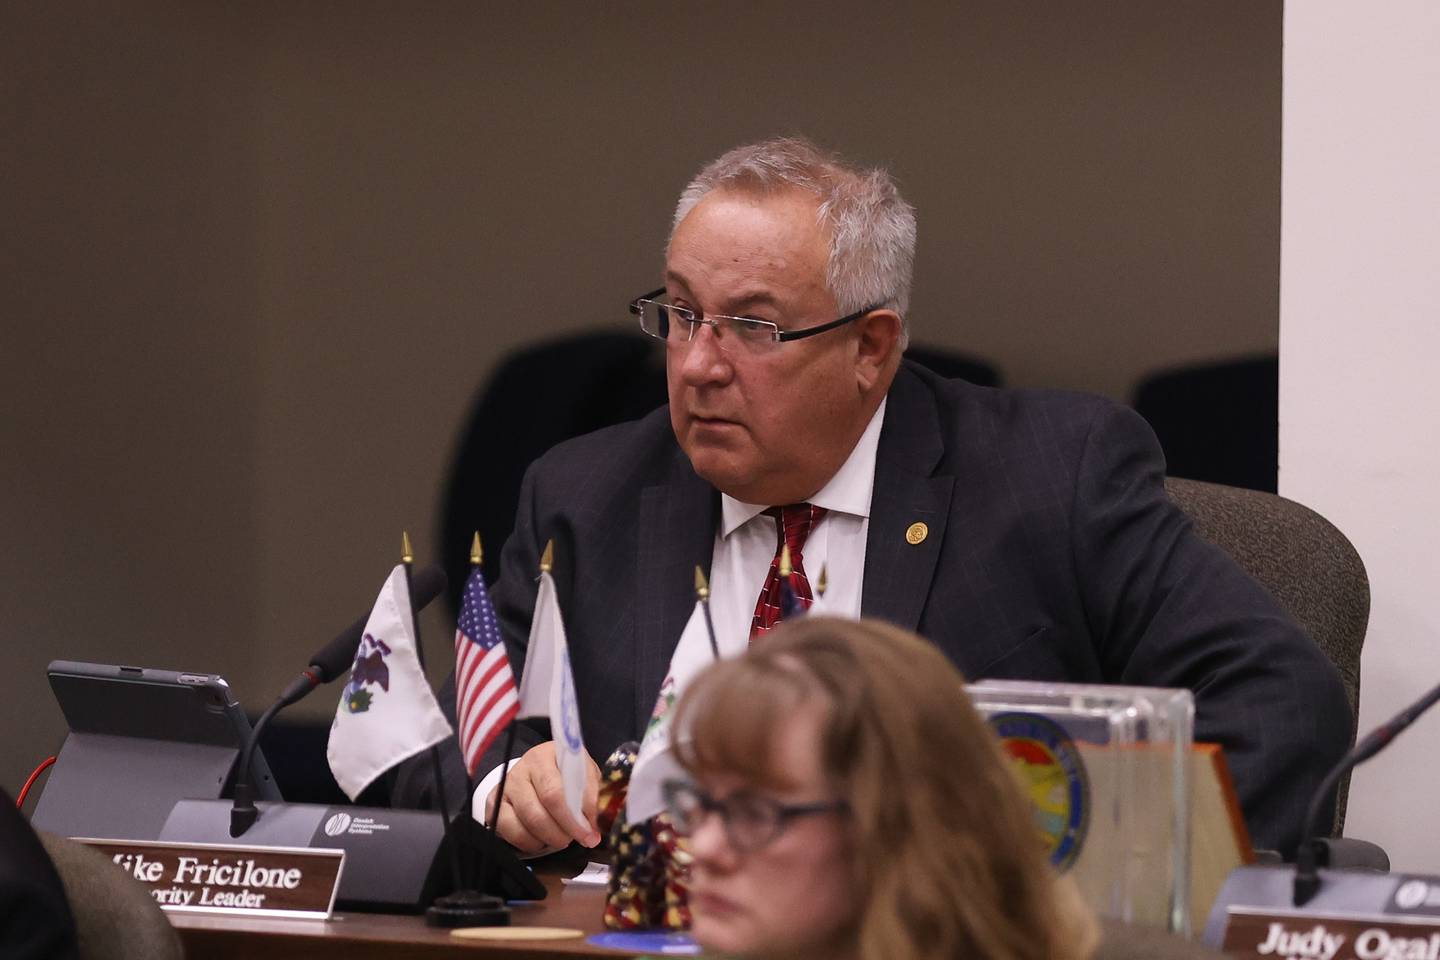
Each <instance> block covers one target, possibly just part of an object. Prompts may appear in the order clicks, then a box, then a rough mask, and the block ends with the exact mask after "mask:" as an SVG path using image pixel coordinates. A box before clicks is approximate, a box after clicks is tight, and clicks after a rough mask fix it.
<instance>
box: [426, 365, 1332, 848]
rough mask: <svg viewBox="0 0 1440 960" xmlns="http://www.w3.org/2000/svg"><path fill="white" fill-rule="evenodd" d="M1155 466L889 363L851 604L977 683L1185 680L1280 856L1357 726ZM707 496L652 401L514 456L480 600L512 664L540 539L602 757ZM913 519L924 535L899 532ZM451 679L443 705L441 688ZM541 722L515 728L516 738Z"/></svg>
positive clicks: (986, 396) (1083, 426)
mask: <svg viewBox="0 0 1440 960" xmlns="http://www.w3.org/2000/svg"><path fill="white" fill-rule="evenodd" d="M1163 477H1164V458H1163V456H1162V455H1161V452H1160V449H1159V446H1158V444H1157V443H1156V441H1155V438H1154V435H1153V434H1152V433H1151V431H1150V429H1149V427H1148V426H1147V425H1146V424H1145V422H1144V421H1143V420H1142V419H1141V418H1140V417H1139V416H1138V415H1137V414H1135V413H1134V412H1133V411H1131V410H1129V409H1128V408H1125V407H1121V406H1119V405H1117V404H1114V403H1112V402H1110V401H1107V400H1104V399H1101V398H1098V397H1091V396H1085V395H1079V394H1070V393H1058V392H1046V391H1016V390H996V389H990V388H985V387H976V386H973V385H971V384H968V383H965V382H963V381H959V380H943V379H940V378H938V377H936V376H935V375H933V374H931V373H930V372H929V371H927V370H925V369H924V368H922V367H919V366H916V365H914V364H909V363H907V364H904V365H903V366H902V367H901V369H900V371H899V373H898V374H897V376H896V379H895V382H894V384H893V386H892V387H891V390H890V395H889V403H888V405H887V408H886V411H885V422H884V426H883V430H882V432H881V436H880V447H879V453H878V457H877V462H876V468H875V491H874V496H873V500H872V504H871V517H870V528H869V538H868V540H867V543H866V554H865V580H864V595H863V597H862V598H861V607H862V611H863V613H864V614H865V615H866V616H869V617H878V618H881V619H884V620H888V621H891V622H893V623H896V624H899V625H900V626H902V627H906V628H909V629H911V630H914V631H916V632H918V633H919V634H921V635H922V636H924V637H926V638H928V639H929V640H931V641H932V642H933V643H935V644H936V645H937V646H939V647H940V648H941V649H942V650H943V651H944V652H945V653H946V654H947V655H948V656H949V657H950V659H951V660H952V661H953V662H954V663H955V665H956V666H958V667H959V668H960V670H961V671H962V672H964V674H965V675H966V676H967V677H968V678H970V679H982V678H1007V679H1034V680H1064V681H1075V682H1085V683H1117V684H1134V685H1144V686H1163V687H1188V688H1189V689H1191V690H1193V691H1194V692H1195V695H1196V702H1197V716H1196V739H1197V740H1203V741H1209V742H1214V743H1219V744H1220V745H1222V746H1223V747H1224V749H1225V752H1226V754H1227V756H1228V758H1229V762H1230V764H1231V768H1232V771H1233V774H1234V779H1235V783H1236V786H1237V789H1238V791H1239V794H1240V800H1241V805H1242V807H1243V809H1244V811H1245V815H1246V819H1247V821H1248V823H1249V826H1250V829H1251V833H1252V836H1253V839H1254V842H1255V844H1256V845H1257V846H1259V847H1265V848H1271V849H1279V850H1281V851H1282V852H1285V853H1286V854H1289V853H1290V852H1291V851H1292V850H1293V848H1294V846H1295V844H1296V843H1297V841H1298V839H1299V838H1298V833H1299V830H1300V821H1301V820H1302V818H1303V816H1304V810H1305V806H1306V804H1307V803H1308V801H1309V798H1310V795H1311V793H1312V792H1313V791H1314V789H1315V788H1316V787H1317V785H1318V784H1319V781H1320V778H1321V777H1322V776H1323V774H1324V772H1325V770H1326V769H1327V768H1328V767H1329V766H1330V765H1331V764H1332V763H1334V762H1335V761H1336V760H1338V759H1339V757H1340V756H1341V755H1342V754H1343V753H1344V751H1345V749H1346V748H1347V746H1348V744H1349V743H1350V742H1351V740H1352V738H1353V719H1352V717H1351V714H1350V711H1349V707H1348V706H1347V703H1346V699H1345V695H1344V690H1343V687H1342V685H1341V681H1340V678H1339V675H1338V674H1337V672H1336V671H1335V669H1334V668H1333V667H1332V666H1331V664H1330V662H1329V661H1328V660H1327V659H1326V658H1325V657H1324V655H1323V654H1322V653H1321V652H1320V650H1319V649H1318V648H1317V647H1316V645H1315V644H1314V643H1313V642H1312V641H1311V640H1310V638H1309V637H1307V636H1306V635H1305V634H1304V633H1303V631H1302V630H1301V629H1300V628H1299V627H1298V626H1297V625H1296V624H1295V623H1294V622H1293V621H1292V620H1291V619H1290V618H1289V617H1288V616H1287V615H1286V614H1285V613H1284V612H1283V611H1282V610H1281V609H1280V607H1279V606H1278V604H1277V603H1276V602H1275V600H1274V599H1273V598H1272V597H1271V596H1270V594H1269V593H1268V592H1266V590H1265V589H1264V588H1263V587H1261V586H1260V585H1259V584H1257V583H1256V582H1255V581H1254V580H1252V579H1251V578H1250V577H1249V576H1248V575H1246V574H1245V573H1244V572H1242V571H1241V570H1240V569H1239V568H1238V567H1237V566H1236V565H1235V564H1234V563H1233V562H1232V561H1231V560H1230V559H1229V558H1228V557H1227V556H1226V555H1225V554H1223V553H1222V552H1221V551H1220V550H1219V549H1218V548H1216V547H1214V546H1213V545H1211V544H1209V543H1207V542H1205V541H1203V540H1201V539H1200V538H1199V537H1198V536H1196V535H1195V534H1194V533H1193V531H1192V529H1191V524H1190V522H1189V520H1188V519H1187V518H1186V516H1185V515H1184V514H1183V513H1182V512H1181V511H1180V510H1179V509H1178V508H1176V507H1175V506H1174V505H1173V504H1172V503H1171V502H1170V500H1169V498H1168V497H1167V496H1166V493H1165V490H1164V486H1163ZM718 511H719V495H718V493H717V492H716V491H715V490H714V489H713V488H712V487H711V486H710V485H709V484H708V483H706V482H705V481H704V480H702V479H701V478H700V477H699V476H697V475H696V473H695V472H694V470H693V469H692V468H691V466H690V463H689V461H688V460H687V459H686V457H685V455H684V453H683V452H682V451H681V450H680V448H679V446H678V444H677V443H676V441H675V438H674V435H673V433H672V432H671V429H670V422H669V417H668V410H667V409H665V408H662V409H660V410H657V411H656V412H654V413H652V414H651V415H649V416H647V417H645V418H644V419H641V420H637V421H634V422H632V423H626V424H621V425H619V426H615V427H610V428H607V429H604V430H600V431H597V432H595V433H592V434H589V435H587V436H584V437H580V438H578V439H575V440H571V441H568V442H566V443H562V444H560V445H559V446H557V447H555V448H554V449H552V450H551V451H550V452H549V453H547V454H546V455H545V456H543V457H542V458H540V459H539V460H537V461H536V462H535V463H534V464H532V465H531V467H530V469H529V471H528V473H527V474H526V477H525V481H524V484H523V487H522V489H521V495H520V505H519V509H518V513H517V516H516V522H515V531H514V533H513V535H512V536H511V538H510V540H509V541H508V542H507V543H506V545H505V549H504V553H503V557H502V574H501V578H500V580H499V582H498V583H497V584H496V586H495V589H494V591H493V597H494V600H495V604H496V608H497V611H498V613H499V615H500V618H501V620H502V623H503V625H504V628H505V631H506V635H507V639H508V642H509V644H510V652H511V658H512V662H513V663H515V664H516V665H519V664H522V663H523V662H524V643H525V639H526V637H527V635H528V632H529V622H530V615H531V611H532V610H533V608H534V602H535V589H536V586H535V571H536V569H537V567H538V563H539V555H540V551H541V550H542V549H543V547H544V544H545V542H546V540H547V539H550V538H553V539H554V541H555V567H554V576H555V581H556V586H557V589H558V592H559V598H560V603H561V607H562V610H563V612H564V616H565V621H566V625H567V631H568V634H569V641H570V655H571V660H572V664H573V667H574V670H575V681H576V686H577V689H578V697H579V704H580V712H581V720H582V724H583V729H584V732H585V739H586V743H587V745H588V746H589V748H590V749H591V751H592V752H593V753H594V754H595V755H596V757H597V758H599V759H603V758H604V757H605V756H606V755H607V754H608V753H609V752H610V751H611V750H612V749H613V748H614V747H615V746H616V745H617V744H619V743H621V742H623V741H626V740H638V739H639V738H640V735H641V733H642V732H643V730H644V728H645V724H646V721H647V720H648V719H649V717H650V712H651V710H652V708H653V707H654V703H655V697H656V694H657V692H658V690H659V687H660V683H661V681H662V680H663V679H664V675H665V672H666V669H667V668H668V665H669V661H670V655H671V652H672V650H673V648H674V645H675V643H676V641H677V640H678V638H679V636H680V632H681V630H682V628H683V627H684V625H685V621H686V619H687V617H688V616H689V614H690V611H691V609H692V607H693V604H694V595H693V592H692V591H693V569H694V567H695V565H696V564H699V565H701V566H702V567H705V568H708V567H709V565H710V554H711V548H712V545H713V539H714V535H715V528H716V524H717V523H718ZM917 520H921V521H924V522H925V523H926V524H927V525H928V526H929V529H930V535H929V536H928V538H927V539H926V540H925V541H924V542H923V543H921V544H919V545H913V546H912V545H911V544H909V543H908V542H907V541H906V539H905V536H904V534H905V530H906V528H907V527H908V526H909V525H910V524H911V523H913V522H915V521H917ZM445 694H446V697H447V698H448V703H447V706H448V707H449V708H450V709H452V710H453V703H454V692H453V686H451V687H447V690H446V691H445ZM542 737H543V732H533V731H526V732H525V733H523V734H522V735H521V737H520V741H521V742H520V749H521V750H523V749H525V748H527V747H528V746H530V745H533V744H534V743H536V742H538V741H539V739H541V738H542ZM446 750H447V755H448V756H450V767H451V770H452V772H454V773H455V774H456V776H457V777H458V776H463V771H459V770H458V764H459V754H458V752H457V751H456V750H455V749H454V747H453V746H448V747H446ZM487 760H493V761H494V762H495V763H498V762H499V756H498V754H497V755H495V756H494V757H492V758H487ZM490 765H493V764H487V765H486V766H484V767H482V769H488V767H489V766H490ZM401 779H402V781H404V780H406V779H409V778H405V777H402V778H401ZM415 779H417V780H418V778H415ZM417 789H418V788H417ZM400 792H401V793H402V794H404V793H405V790H404V789H402V790H401V791H400ZM421 792H423V791H421ZM417 796H418V794H417V792H416V791H415V790H412V791H410V799H412V800H413V799H416V798H417ZM1321 822H1322V823H1329V822H1330V821H1329V819H1328V817H1327V818H1323V819H1322V820H1321Z"/></svg>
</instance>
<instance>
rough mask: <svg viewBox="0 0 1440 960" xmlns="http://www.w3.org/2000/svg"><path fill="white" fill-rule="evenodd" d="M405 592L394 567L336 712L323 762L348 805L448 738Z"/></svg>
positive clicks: (402, 573) (399, 568)
mask: <svg viewBox="0 0 1440 960" xmlns="http://www.w3.org/2000/svg"><path fill="white" fill-rule="evenodd" d="M415 646H416V645H415V631H414V621H413V620H412V614H411V610H410V587H409V585H408V584H407V583H406V580H405V568H404V566H403V565H401V566H396V567H395V569H394V570H392V571H391V573H390V577H389V579H387V580H386V581H385V585H384V586H383V587H381V588H380V596H378V597H376V599H375V606H374V608H373V609H372V610H371V611H370V619H369V620H367V621H365V632H364V634H363V635H362V636H361V639H360V646H359V648H357V649H356V651H355V662H354V664H353V665H351V667H350V678H349V679H348V680H347V681H346V683H345V692H344V693H343V694H342V695H341V697H340V704H339V706H337V707H336V709H335V722H334V723H333V724H331V726H330V744H329V747H328V748H327V750H326V752H325V755H326V758H327V759H328V760H329V761H330V772H331V773H333V774H334V775H335V782H336V783H338V784H340V789H341V790H344V791H345V795H346V796H348V797H349V798H350V799H351V800H354V799H355V798H356V797H358V796H359V795H360V792H361V791H362V790H364V789H365V788H366V787H368V786H369V785H370V784H371V783H373V782H374V780H375V778H376V777H378V776H380V774H382V773H384V772H385V771H386V770H389V769H390V768H391V767H393V766H395V764H397V763H399V762H400V761H402V760H406V759H409V758H410V757H413V756H414V755H415V754H417V753H419V752H420V751H422V750H425V749H427V748H429V747H432V746H434V745H435V744H437V743H439V742H440V741H441V740H444V739H445V738H446V737H448V736H450V734H451V732H452V731H451V728H450V722H449V721H448V720H446V719H445V714H444V713H443V712H441V710H440V704H438V703H437V702H436V701H435V693H434V692H433V691H432V690H431V689H430V682H429V681H428V680H426V679H425V671H423V670H421V669H420V657H419V655H418V653H417V652H416V649H415Z"/></svg>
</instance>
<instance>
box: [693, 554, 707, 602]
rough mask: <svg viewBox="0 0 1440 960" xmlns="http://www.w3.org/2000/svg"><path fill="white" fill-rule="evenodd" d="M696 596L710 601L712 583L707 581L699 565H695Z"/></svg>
mask: <svg viewBox="0 0 1440 960" xmlns="http://www.w3.org/2000/svg"><path fill="white" fill-rule="evenodd" d="M695 596H696V597H697V598H699V599H701V600H709V599H710V581H708V580H706V579H705V571H704V570H701V569H700V564H698V563H697V564H695Z"/></svg>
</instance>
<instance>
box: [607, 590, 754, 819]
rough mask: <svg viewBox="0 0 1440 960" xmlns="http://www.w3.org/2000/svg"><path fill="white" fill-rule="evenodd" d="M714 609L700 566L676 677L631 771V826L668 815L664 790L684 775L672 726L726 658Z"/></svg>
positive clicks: (675, 661) (673, 670)
mask: <svg viewBox="0 0 1440 960" xmlns="http://www.w3.org/2000/svg"><path fill="white" fill-rule="evenodd" d="M709 607H710V586H709V584H708V583H706V581H705V575H704V574H703V573H702V572H701V571H700V568H699V567H696V568H695V610H694V611H693V612H692V613H691V614H690V619H689V621H687V622H686V624H685V629H684V630H682V631H681V632H680V640H679V641H678V642H677V643H676V644H675V653H674V654H672V655H671V657H670V672H669V673H667V674H666V675H665V681H664V682H663V683H661V684H660V696H659V697H658V698H657V699H656V701H655V709H654V710H653V711H651V714H650V722H649V724H647V725H646V727H645V738H644V739H643V740H641V741H640V752H639V753H638V754H637V755H636V757H635V765H634V767H633V768H632V769H631V772H630V790H629V792H628V793H627V794H626V797H625V819H626V820H628V821H629V822H630V823H642V822H644V821H646V820H649V819H650V818H651V817H653V816H655V814H657V813H659V812H660V811H661V810H664V809H665V797H664V795H663V794H662V792H661V785H662V784H664V782H665V781H666V780H669V779H672V778H676V777H683V776H684V771H683V770H681V769H680V764H679V762H678V761H676V759H675V756H674V753H673V751H672V741H671V732H672V731H671V728H670V721H671V716H672V710H673V708H674V706H675V701H676V700H678V699H679V697H680V694H681V693H683V692H684V690H685V688H686V687H687V686H689V685H690V683H691V681H692V680H694V679H695V677H696V675H697V674H699V673H700V671H701V670H704V669H705V668H706V667H707V666H709V665H710V664H712V663H714V662H715V661H716V660H719V659H720V657H721V654H720V651H719V648H718V647H717V646H716V645H715V641H714V635H713V632H712V631H713V627H712V626H711V624H710V609H709ZM735 652H736V653H739V652H740V651H739V650H737V651H735Z"/></svg>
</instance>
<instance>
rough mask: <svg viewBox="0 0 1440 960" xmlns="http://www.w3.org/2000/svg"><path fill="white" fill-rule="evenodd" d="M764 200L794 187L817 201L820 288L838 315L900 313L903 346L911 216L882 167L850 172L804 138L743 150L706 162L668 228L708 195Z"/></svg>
mask: <svg viewBox="0 0 1440 960" xmlns="http://www.w3.org/2000/svg"><path fill="white" fill-rule="evenodd" d="M717 189H729V190H742V191H750V192H752V193H759V194H762V195H763V194H767V193H770V192H772V191H776V190H784V189H798V190H805V191H808V192H810V193H813V194H814V195H815V197H816V199H818V200H819V202H820V210H819V221H820V223H821V224H822V225H823V226H825V227H826V228H827V229H828V230H829V232H830V257H829V261H828V263H827V265H826V268H825V282H826V286H827V287H828V288H829V290H830V293H831V295H833V296H834V297H835V304H836V306H837V307H839V308H840V312H841V313H851V312H853V311H855V310H865V309H870V308H874V307H882V306H884V307H890V308H891V309H893V310H894V311H895V312H896V313H898V314H900V320H901V343H900V345H901V348H902V349H903V348H904V346H905V344H906V342H907V341H908V340H909V336H910V334H909V324H908V320H907V319H906V313H907V311H908V310H909V309H910V276H911V271H912V270H913V268H914V264H915V211H914V209H912V208H911V206H910V204H908V203H906V202H905V200H904V198H902V197H901V196H900V191H899V189H898V188H897V187H896V186H895V181H894V180H892V179H891V178H890V174H888V173H887V172H885V171H884V170H881V169H878V168H877V169H874V170H863V169H860V168H858V167H852V166H850V165H849V164H847V163H845V162H844V161H843V160H841V159H840V158H839V157H837V156H836V155H834V154H830V153H826V152H825V151H823V150H821V149H820V148H819V147H817V146H815V144H813V143H811V142H810V141H809V140H806V139H805V138H803V137H777V138H775V139H772V140H764V141H762V142H760V143H752V144H747V145H746V146H743V147H736V148H735V149H733V150H731V151H729V152H727V153H725V154H724V155H723V156H721V157H719V158H718V159H716V160H713V161H711V162H710V163H708V164H706V166H705V168H704V169H703V170H701V171H700V172H699V173H698V174H697V175H696V176H695V179H694V180H692V181H690V183H689V185H688V186H686V187H685V191H684V192H683V193H681V194H680V201H679V203H677V204H676V206H675V221H674V224H673V226H672V227H671V232H672V235H673V232H674V227H678V226H679V225H680V221H681V220H684V219H685V217H686V216H687V215H688V214H689V213H690V211H691V210H693V209H694V208H695V205H696V204H698V203H699V202H700V201H701V200H703V199H705V195H706V194H708V193H709V192H710V191H712V190H717Z"/></svg>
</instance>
